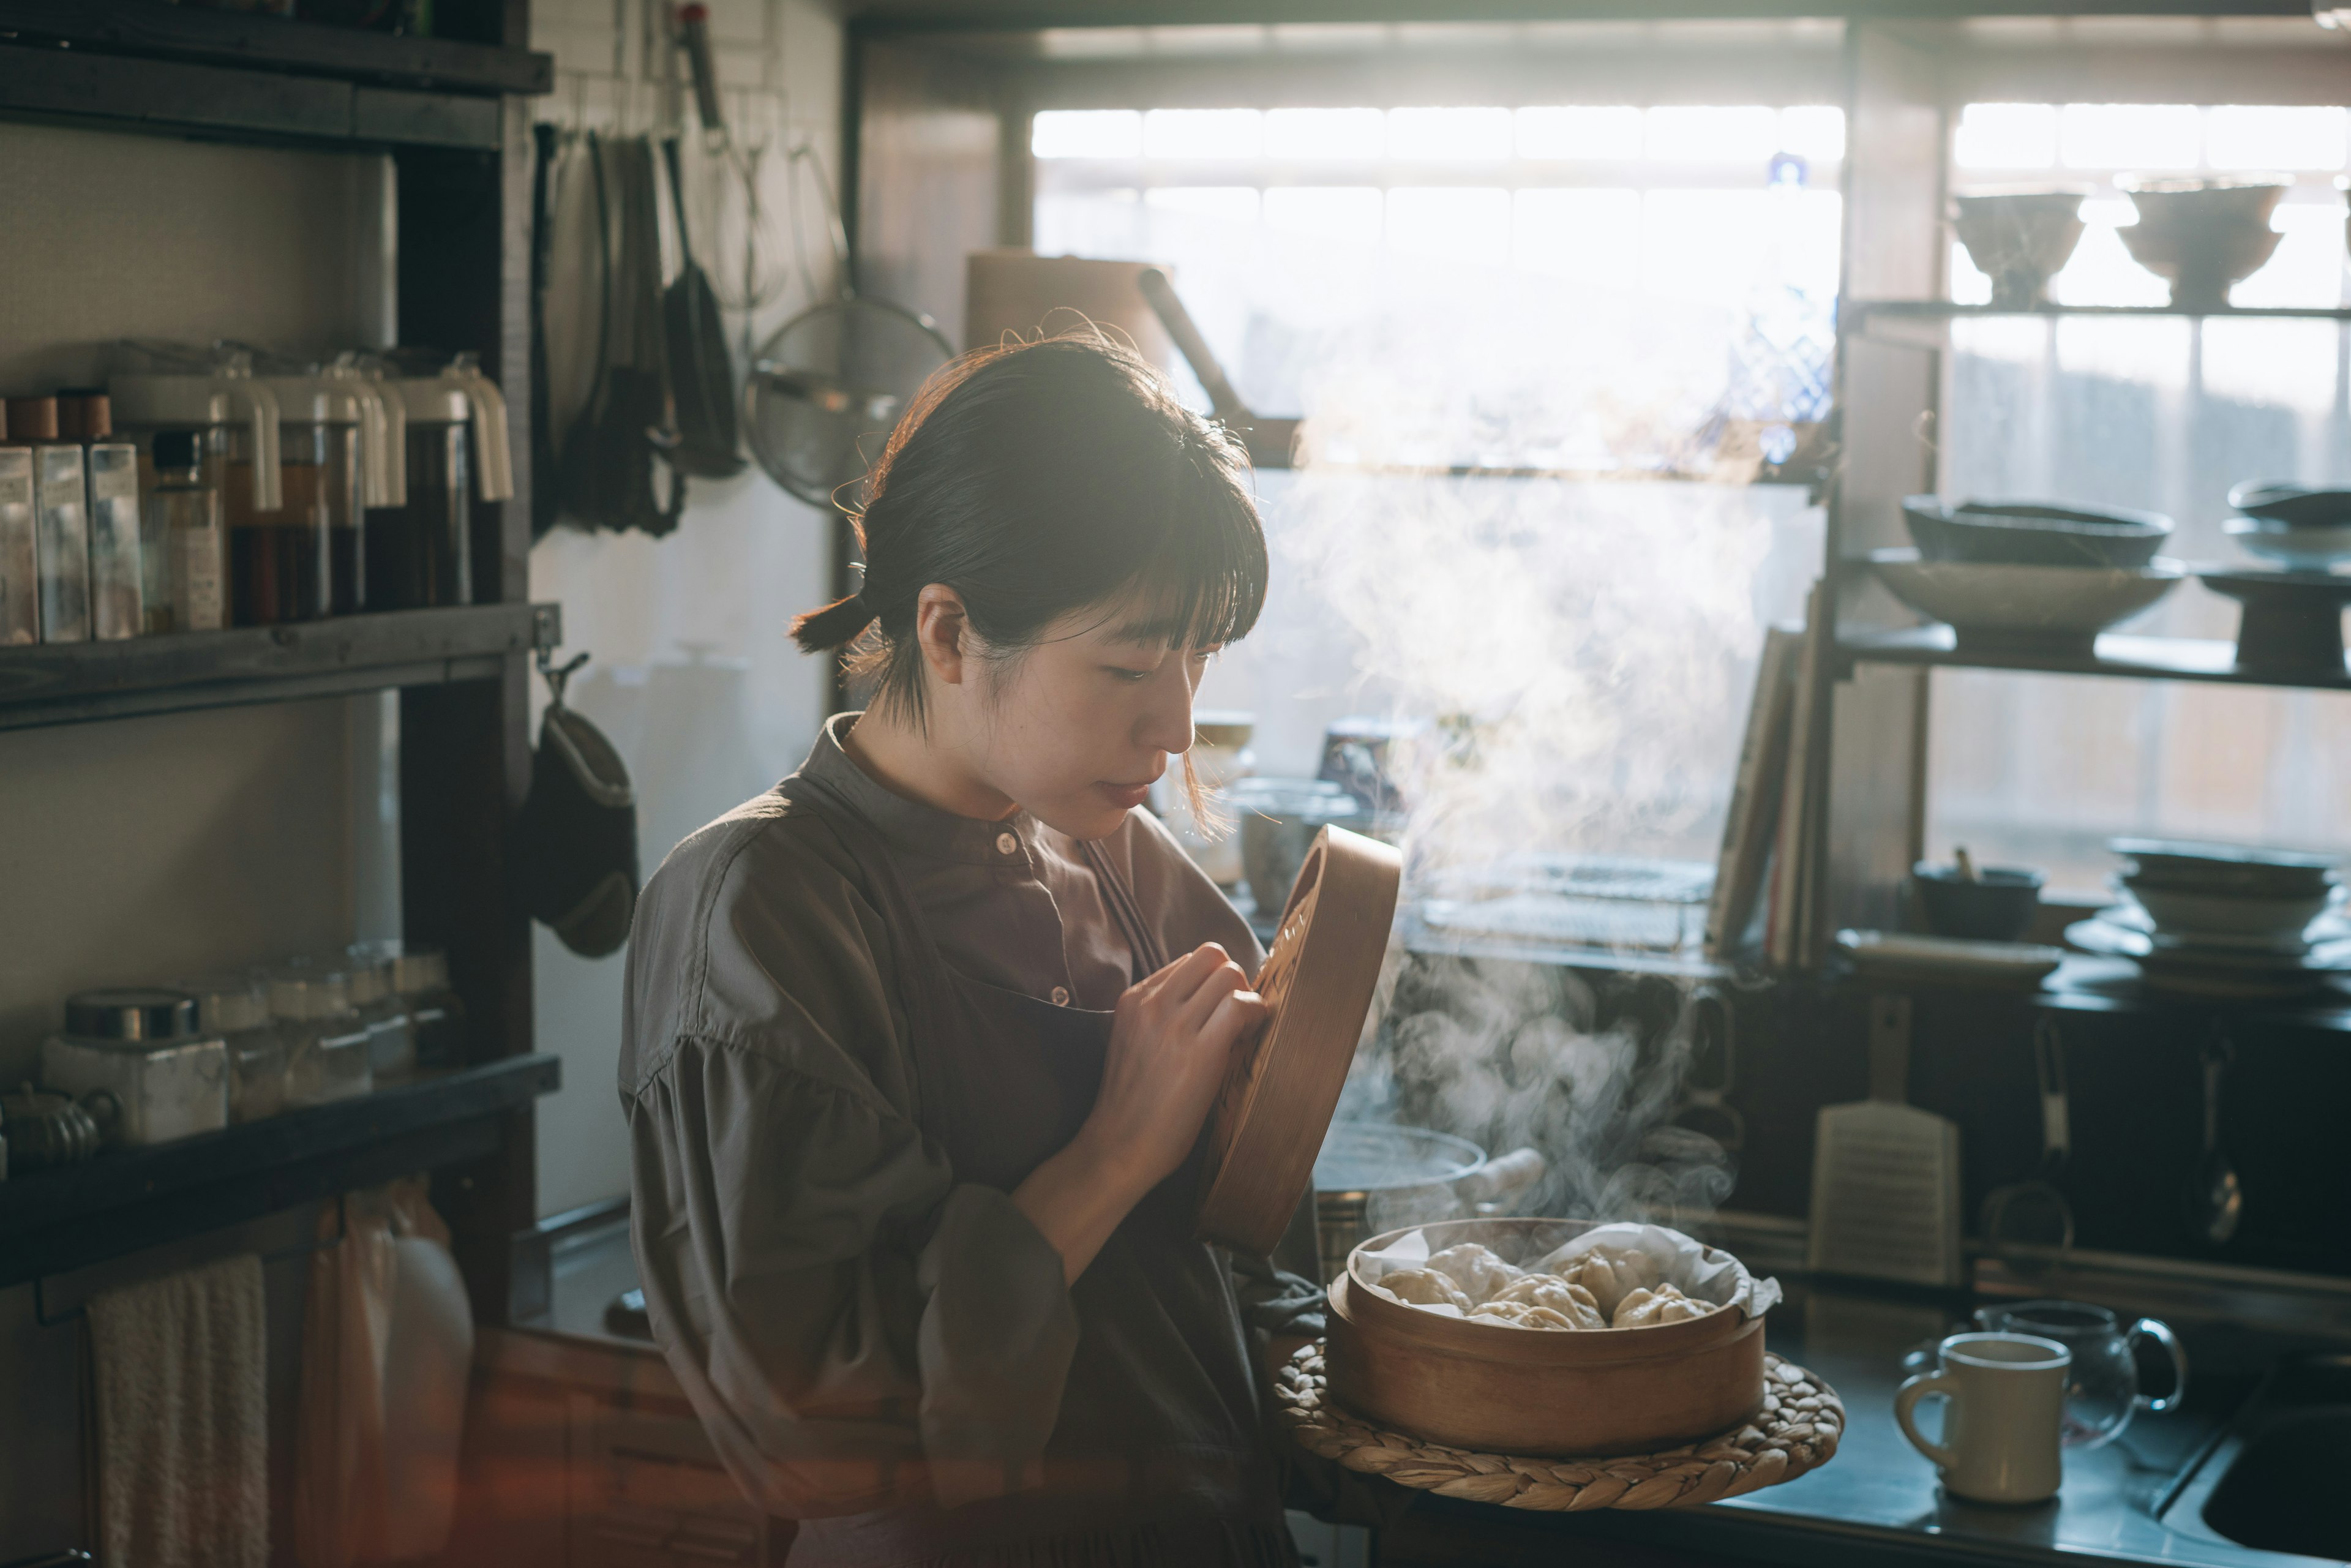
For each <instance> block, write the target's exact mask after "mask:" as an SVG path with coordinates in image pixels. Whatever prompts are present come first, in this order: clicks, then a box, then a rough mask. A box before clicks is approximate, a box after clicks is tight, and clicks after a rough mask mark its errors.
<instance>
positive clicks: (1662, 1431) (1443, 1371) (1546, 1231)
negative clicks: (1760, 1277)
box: [1327, 1219, 1764, 1455]
mask: <svg viewBox="0 0 2351 1568" xmlns="http://www.w3.org/2000/svg"><path fill="white" fill-rule="evenodd" d="M1418 1228H1419V1229H1420V1230H1421V1231H1422V1232H1423V1233H1424V1235H1425V1237H1426V1242H1427V1246H1428V1249H1429V1251H1430V1252H1431V1253H1435V1252H1437V1251H1439V1250H1441V1249H1444V1248H1447V1247H1451V1246H1455V1245H1458V1244H1459V1243H1461V1242H1465V1241H1475V1242H1478V1243H1479V1244H1481V1245H1483V1246H1486V1247H1489V1248H1491V1249H1493V1250H1494V1251H1495V1252H1496V1253H1497V1254H1499V1256H1500V1257H1501V1258H1502V1259H1503V1260H1505V1261H1507V1262H1510V1263H1513V1264H1523V1263H1528V1262H1531V1261H1533V1260H1537V1259H1541V1258H1543V1257H1546V1256H1548V1255H1549V1254H1550V1253H1552V1251H1554V1250H1556V1249H1559V1248H1561V1247H1562V1246H1565V1245H1566V1244H1568V1243H1569V1242H1571V1241H1573V1239H1575V1238H1577V1237H1579V1236H1581V1235H1583V1233H1584V1232H1586V1231H1588V1230H1591V1229H1593V1228H1595V1227H1594V1222H1593V1221H1591V1220H1584V1219H1457V1220H1452V1221H1448V1222H1445V1223H1441V1224H1435V1225H1427V1226H1422V1227H1418ZM1407 1234H1408V1232H1407V1231H1393V1232H1390V1233H1388V1234H1386V1235H1383V1236H1377V1237H1374V1238H1373V1239H1371V1240H1369V1241H1367V1242H1365V1243H1364V1245H1363V1246H1362V1247H1359V1248H1358V1249H1356V1251H1355V1254H1354V1258H1353V1260H1351V1261H1350V1266H1349V1268H1348V1269H1347V1270H1344V1271H1343V1272H1342V1273H1341V1274H1340V1275H1339V1276H1338V1277H1337V1278H1336V1279H1334V1280H1333V1281H1332V1283H1331V1296H1330V1301H1331V1305H1330V1312H1329V1324H1330V1353H1329V1356H1328V1358H1327V1364H1328V1368H1329V1373H1330V1381H1331V1394H1332V1397H1333V1398H1334V1399H1336V1400H1338V1401H1339V1402H1340V1403H1342V1404H1343V1405H1344V1406H1346V1407H1347V1408H1349V1409H1350V1410H1353V1411H1355V1412H1357V1413H1359V1414H1360V1415H1362V1416H1364V1417H1365V1418H1367V1419H1369V1420H1373V1421H1376V1422H1378V1423H1379V1424H1381V1425H1382V1426H1384V1427H1391V1428H1393V1429H1395V1430H1396V1431H1398V1432H1402V1433H1405V1434H1407V1435H1409V1436H1411V1437H1420V1438H1424V1439H1426V1440H1429V1441H1433V1442H1437V1443H1443V1444H1446V1445H1447V1446H1449V1447H1453V1448H1469V1449H1474V1450H1482V1451H1484V1452H1487V1453H1496V1454H1527V1455H1542V1454H1625V1453H1641V1452H1645V1451H1647V1450H1649V1449H1651V1448H1663V1447H1665V1446H1667V1445H1668V1444H1671V1443H1677V1442H1689V1441H1693V1440H1695V1439H1698V1438H1701V1437H1712V1436H1713V1435H1715V1434H1716V1433H1718V1432H1722V1431H1725V1430H1728V1429H1731V1428H1735V1427H1738V1426H1739V1425H1740V1422H1741V1421H1743V1420H1746V1419H1748V1418H1749V1417H1750V1416H1753V1415H1754V1414H1755V1413H1756V1412H1757V1411H1758V1409H1759V1408H1760V1407H1761V1404H1762V1400H1763V1341H1764V1331H1763V1323H1764V1316H1763V1314H1762V1313H1761V1312H1758V1313H1756V1315H1754V1316H1751V1317H1750V1316H1749V1315H1748V1314H1747V1312H1745V1311H1743V1310H1741V1309H1740V1307H1737V1306H1729V1307H1726V1308H1725V1309H1724V1310H1722V1311H1719V1312H1708V1313H1706V1314H1704V1315H1703V1316H1700V1317H1696V1318H1688V1319H1685V1320H1683V1321H1681V1322H1673V1323H1662V1324H1655V1325H1652V1326H1649V1327H1646V1328H1628V1329H1614V1330H1584V1331H1577V1332H1570V1333H1557V1332H1541V1331H1535V1330H1506V1329H1500V1328H1496V1327H1492V1326H1489V1325H1488V1324H1486V1323H1483V1322H1468V1321H1467V1320H1465V1319H1462V1318H1459V1317H1452V1316H1447V1315H1444V1314H1441V1313H1437V1312H1428V1311H1425V1310H1423V1309H1421V1308H1419V1307H1412V1306H1406V1305H1404V1304H1403V1303H1401V1302H1399V1301H1394V1300H1392V1299H1391V1298H1389V1297H1388V1296H1386V1295H1384V1294H1383V1293H1382V1292H1380V1291H1374V1290H1373V1289H1371V1288H1370V1287H1369V1286H1368V1285H1366V1284H1364V1282H1363V1281H1364V1276H1363V1275H1362V1274H1361V1273H1360V1272H1358V1270H1359V1269H1360V1267H1361V1263H1360V1260H1361V1259H1362V1258H1363V1256H1364V1254H1365V1253H1367V1252H1371V1251H1374V1250H1378V1249H1384V1248H1386V1247H1389V1246H1392V1245H1394V1244H1395V1243H1396V1242H1398V1241H1401V1240H1403V1239H1405V1236H1406V1235H1407ZM1705 1258H1706V1260H1707V1262H1708V1264H1709V1265H1714V1266H1718V1267H1719V1268H1720V1270H1722V1274H1721V1276H1720V1279H1721V1288H1722V1289H1723V1290H1724V1291H1730V1290H1734V1289H1737V1288H1740V1287H1743V1286H1745V1285H1746V1283H1747V1280H1746V1270H1744V1269H1743V1268H1742V1267H1740V1266H1739V1264H1738V1262H1737V1260H1735V1259H1733V1258H1731V1257H1730V1256H1729V1254H1728V1253H1724V1252H1720V1251H1718V1250H1716V1249H1712V1248H1708V1249H1706V1251H1705ZM1711 1299H1713V1300H1722V1299H1724V1297H1722V1296H1719V1295H1718V1296H1716V1297H1713V1298H1711Z"/></svg>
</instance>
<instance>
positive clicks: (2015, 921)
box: [1910, 861, 2043, 942]
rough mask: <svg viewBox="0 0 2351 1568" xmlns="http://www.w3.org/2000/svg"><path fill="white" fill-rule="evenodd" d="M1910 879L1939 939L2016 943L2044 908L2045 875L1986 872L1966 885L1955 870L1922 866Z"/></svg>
mask: <svg viewBox="0 0 2351 1568" xmlns="http://www.w3.org/2000/svg"><path fill="white" fill-rule="evenodd" d="M1910 877H1911V881H1912V882H1913V883H1914V884H1916V886H1917V889H1918V905H1919V908H1920V909H1921V910H1923V911H1924V912H1925V914H1926V916H1927V925H1928V929H1930V930H1932V931H1933V932H1934V933H1935V935H1936V936H1964V937H1968V938H1970V939H1972V940H1974V941H1978V942H2013V941H2015V940H2016V939H2017V938H2018V937H2020V936H2023V935H2024V933H2025V930H2026V928H2027V927H2029V926H2031V925H2032V916H2033V914H2034V912H2035V911H2037V910H2038V909H2039V908H2040V907H2041V883H2042V880H2043V878H2042V875H2041V873H2039V872H2037V871H2032V870H2031V869H2029V868H2026V867H2023V866H1982V867H1980V868H1978V870H1977V872H1976V880H1975V881H1973V882H1968V881H1966V880H1964V879H1962V878H1961V877H1960V875H1959V868H1958V867H1957V866H1948V865H1928V863H1927V862H1925V861H1920V862H1918V863H1917V865H1914V866H1912V867H1911V868H1910Z"/></svg>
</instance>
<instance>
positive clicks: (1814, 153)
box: [1778, 103, 1844, 163]
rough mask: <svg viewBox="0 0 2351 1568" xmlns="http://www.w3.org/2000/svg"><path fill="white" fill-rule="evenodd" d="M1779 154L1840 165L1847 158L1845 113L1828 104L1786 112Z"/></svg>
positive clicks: (1781, 118) (1806, 106)
mask: <svg viewBox="0 0 2351 1568" xmlns="http://www.w3.org/2000/svg"><path fill="white" fill-rule="evenodd" d="M1778 151H1780V152H1793V153H1794V154H1795V155H1796V156H1797V157H1799V158H1809V159H1811V160H1812V161H1813V162H1816V163H1834V162H1837V161H1838V160H1840V159H1842V158H1843V157H1844V110H1842V109H1838V108H1836V107H1835V106H1834V105H1832V104H1825V103H1805V104H1798V105H1797V106H1796V107H1795V108H1793V109H1783V110H1781V111H1780V146H1779V148H1778Z"/></svg>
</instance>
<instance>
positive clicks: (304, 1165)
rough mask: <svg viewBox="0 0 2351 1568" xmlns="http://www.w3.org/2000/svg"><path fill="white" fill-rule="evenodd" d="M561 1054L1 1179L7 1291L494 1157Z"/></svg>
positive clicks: (1, 1268)
mask: <svg viewBox="0 0 2351 1568" xmlns="http://www.w3.org/2000/svg"><path fill="white" fill-rule="evenodd" d="M561 1069H562V1063H561V1062H560V1061H559V1059H558V1058H556V1057H553V1056H543V1055H542V1056H511V1057H507V1058H504V1059H502V1060H500V1061H492V1062H487V1063H485V1064H483V1065H482V1066H479V1067H468V1068H464V1069H460V1070H458V1071H451V1072H444V1073H440V1074H435V1075H430V1076H424V1077H420V1078H418V1079H417V1080H415V1081H413V1082H407V1083H401V1084H395V1085H392V1086H391V1087H388V1088H384V1089H380V1090H378V1091H376V1092H374V1093H372V1094H369V1095H365V1096H362V1097H361V1098H359V1099H355V1100H344V1101H340V1102H338V1103H334V1104H329V1105H313V1106H309V1107H307V1108H305V1109H303V1110H299V1111H288V1112H287V1113H284V1114H282V1115H277V1116H271V1117H268V1118H266V1120H263V1121H259V1122H248V1123H246V1124H244V1125H242V1126H236V1127H229V1128H226V1129H225V1130H224V1131H221V1132H217V1133H206V1134H201V1135H200V1136H197V1137H193V1138H183V1139H181V1140H179V1141H178V1142H176V1143H171V1144H161V1145H155V1146H154V1147H152V1148H144V1149H118V1150H114V1151H112V1152H110V1153H108V1154H104V1155H99V1157H98V1158H96V1159H94V1160H90V1161H89V1162H87V1163H85V1164H82V1165H75V1166H59V1167H57V1168H55V1169H52V1170H43V1171H34V1172H31V1173H29V1174H27V1175H25V1176H18V1177H16V1178H14V1179H12V1180H8V1181H0V1288H5V1287H8V1286H11V1285H21V1284H23V1283H25V1282H26V1281H28V1280H33V1279H37V1278H39V1277H40V1276H42V1275H44V1274H57V1273H63V1272H65V1271H66V1270H71V1269H79V1268H85V1267H87V1266H89V1264H92V1263H96V1262H99V1261H101V1260H105V1259H108V1258H114V1257H120V1256H121V1255H123V1254H125V1253H130V1252H136V1251H139V1250H140V1249H142V1248H147V1247H152V1246H156V1245H159V1244H161V1243H162V1242H165V1241H171V1240H174V1239H178V1238H181V1237H184V1236H191V1235H195V1234H199V1233H201V1232H203V1231H205V1230H213V1229H218V1228H222V1227H225V1226H230V1225H239V1224H243V1223H244V1222H245V1221H246V1220H249V1219H256V1218H260V1217H261V1216H263V1215H266V1214H274V1213H277V1211H278V1210H280V1209H284V1208H290V1207H293V1206H295V1205H296V1204H300V1203H308V1202H311V1201H313V1200H315V1199H318V1198H321V1197H332V1196H333V1195H335V1194H336V1193H339V1192H347V1191H349V1190H350V1189H352V1188H354V1187H360V1186H373V1185H375V1184H376V1183H379V1182H384V1181H390V1180H392V1178H393V1177H395V1176H407V1175H411V1174H413V1173H414V1172H416V1171H420V1170H427V1169H431V1168H432V1167H434V1166H441V1165H447V1164H450V1163H453V1162H455V1161H459V1160H473V1159H480V1158H483V1157H485V1156H486V1155H491V1154H494V1153H496V1151H497V1150H498V1148H499V1145H500V1144H501V1142H502V1141H503V1138H504V1135H505V1134H504V1128H503V1118H505V1116H506V1115H507V1113H511V1112H514V1111H517V1110H521V1109H524V1108H526V1107H528V1105H529V1104H530V1103H531V1102H532V1101H533V1100H535V1099H536V1098H537V1097H538V1096H539V1095H541V1094H548V1093H552V1092H554V1091H555V1090H556V1089H557V1088H558V1087H559V1084H560V1083H561V1081H562V1071H561Z"/></svg>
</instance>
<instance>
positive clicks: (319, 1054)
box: [262, 963, 375, 1106]
mask: <svg viewBox="0 0 2351 1568" xmlns="http://www.w3.org/2000/svg"><path fill="white" fill-rule="evenodd" d="M262 978H263V979H264V981H266V983H267V985H268V987H269V1011H270V1015H271V1016H272V1017H274V1018H275V1019H277V1021H278V1022H279V1023H280V1024H282V1025H283V1026H284V1027H285V1032H286V1103H287V1105H288V1106H297V1105H319V1104H324V1103H327V1102H328V1101H329V1100H347V1099H350V1098H351V1097H352V1096H354V1095H360V1094H365V1093H367V1092H369V1091H370V1090H371V1089H373V1088H374V1087H375V1074H374V1071H373V1070H372V1069H371V1067H370V1065H369V1061H368V1028H367V1024H366V1022H365V1021H364V1020H362V1019H360V1015H359V1014H358V1013H357V1012H355V1011H353V1010H352V1009H351V991H350V978H349V977H347V976H345V975H344V974H343V972H342V971H341V970H340V969H329V968H323V967H319V966H318V965H314V964H305V963H293V964H287V965H282V966H280V967H277V968H274V969H269V970H266V971H264V972H263V975H262Z"/></svg>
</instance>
